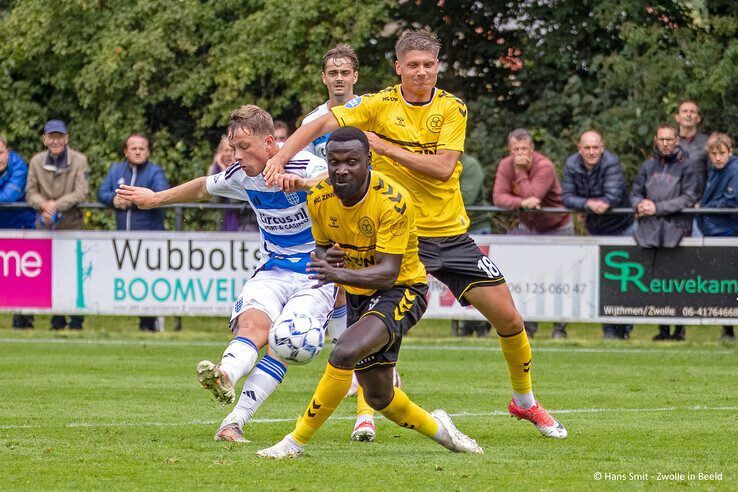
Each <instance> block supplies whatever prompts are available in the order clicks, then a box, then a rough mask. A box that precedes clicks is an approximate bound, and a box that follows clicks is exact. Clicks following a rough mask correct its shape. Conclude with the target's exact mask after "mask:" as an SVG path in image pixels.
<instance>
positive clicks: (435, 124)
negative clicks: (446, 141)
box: [425, 114, 443, 133]
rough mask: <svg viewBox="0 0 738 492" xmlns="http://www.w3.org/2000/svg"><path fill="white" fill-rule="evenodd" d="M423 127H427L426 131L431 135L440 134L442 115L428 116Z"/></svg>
mask: <svg viewBox="0 0 738 492" xmlns="http://www.w3.org/2000/svg"><path fill="white" fill-rule="evenodd" d="M425 126H426V127H428V130H430V131H432V132H433V133H440V132H441V127H442V126H443V115H442V114H432V115H430V116H429V117H428V119H427V120H425Z"/></svg>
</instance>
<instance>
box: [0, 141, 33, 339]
mask: <svg viewBox="0 0 738 492" xmlns="http://www.w3.org/2000/svg"><path fill="white" fill-rule="evenodd" d="M27 176H28V165H27V164H26V161H24V160H23V158H22V157H21V156H19V155H18V154H16V153H15V152H13V151H12V150H9V149H8V142H7V140H5V138H3V136H2V135H0V203H15V202H22V201H24V200H25V195H26V177H27ZM35 222H36V212H35V211H34V210H33V209H31V208H0V229H33V228H34V224H35ZM13 328H18V329H22V328H33V316H32V315H25V314H14V315H13Z"/></svg>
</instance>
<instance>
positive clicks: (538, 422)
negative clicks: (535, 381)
mask: <svg viewBox="0 0 738 492" xmlns="http://www.w3.org/2000/svg"><path fill="white" fill-rule="evenodd" d="M507 409H508V411H509V412H510V415H512V416H513V417H517V419H518V420H528V421H529V422H531V423H532V424H533V425H535V426H536V428H537V429H538V430H539V432H540V433H541V434H543V435H544V436H546V437H553V438H556V439H564V438H565V437H566V436H567V435H568V432H567V431H566V428H565V427H564V426H563V425H561V422H559V421H558V420H556V419H555V418H553V417H551V415H550V414H549V413H548V412H547V411H546V409H545V408H543V406H542V405H541V404H540V403H538V402H536V404H535V405H533V406H532V407H531V408H527V409H526V408H521V407H519V406H517V405H516V404H515V402H514V401H511V402H510V404H509V405H508V406H507Z"/></svg>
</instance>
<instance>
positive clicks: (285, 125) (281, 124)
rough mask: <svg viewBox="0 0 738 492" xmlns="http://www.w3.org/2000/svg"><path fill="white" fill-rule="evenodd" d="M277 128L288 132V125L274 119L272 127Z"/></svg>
mask: <svg viewBox="0 0 738 492" xmlns="http://www.w3.org/2000/svg"><path fill="white" fill-rule="evenodd" d="M277 128H284V129H285V130H287V133H289V132H290V127H289V126H288V125H287V123H285V122H284V121H282V120H274V129H275V130H276V129H277Z"/></svg>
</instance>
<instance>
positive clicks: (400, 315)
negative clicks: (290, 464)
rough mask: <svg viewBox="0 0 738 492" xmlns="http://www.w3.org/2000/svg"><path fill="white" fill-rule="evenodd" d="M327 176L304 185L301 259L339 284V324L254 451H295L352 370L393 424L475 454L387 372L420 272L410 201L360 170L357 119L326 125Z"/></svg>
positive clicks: (365, 156)
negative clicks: (315, 371)
mask: <svg viewBox="0 0 738 492" xmlns="http://www.w3.org/2000/svg"><path fill="white" fill-rule="evenodd" d="M327 156H328V179H326V180H323V181H321V182H320V183H318V184H317V185H315V186H314V187H313V188H312V189H311V190H310V192H309V193H308V198H307V203H308V212H309V214H310V217H311V218H312V221H313V226H312V228H313V236H314V237H315V243H316V245H317V248H316V252H314V253H313V254H312V261H311V262H310V263H308V268H307V271H308V272H309V273H310V276H309V278H312V279H314V280H315V281H316V286H320V285H323V284H325V283H331V282H332V283H335V284H338V285H342V286H344V287H345V288H346V292H347V301H348V304H347V305H348V307H349V309H348V311H349V312H348V323H349V327H348V328H347V329H346V331H345V332H344V333H343V335H341V337H340V338H339V339H338V341H337V342H336V345H335V346H334V347H333V351H332V352H331V355H330V358H329V360H328V365H327V366H326V370H325V373H324V374H323V377H322V378H321V380H320V383H319V384H318V387H317V388H316V390H315V393H314V394H313V397H312V398H311V400H310V404H309V405H308V408H307V410H306V411H305V413H304V414H303V416H302V417H300V418H299V419H298V421H297V425H296V426H295V430H294V431H293V432H292V433H290V434H288V435H287V436H285V438H284V439H282V440H281V441H280V442H278V443H277V444H275V445H274V446H272V447H270V448H266V449H262V450H261V451H259V452H258V453H257V454H258V455H259V456H261V457H264V458H275V459H282V458H297V457H299V456H302V454H303V453H304V449H305V445H306V444H307V443H308V442H309V441H310V439H311V438H312V437H313V435H314V434H315V433H316V432H317V430H318V429H319V428H320V427H321V426H322V425H323V423H324V422H325V421H326V419H328V417H330V415H331V414H332V413H333V411H334V410H335V409H336V407H337V406H338V404H339V403H340V402H341V400H342V399H343V397H344V395H345V394H346V391H347V390H348V389H349V387H350V386H351V378H352V375H353V373H354V371H356V375H357V378H358V380H359V384H360V385H361V387H362V388H363V390H364V396H365V398H366V401H367V403H369V405H371V407H372V408H374V409H376V410H377V411H379V412H381V413H382V415H384V416H385V417H386V418H388V419H389V420H391V421H393V422H395V423H396V424H398V425H400V426H402V427H407V428H410V429H414V430H416V431H417V432H419V433H421V434H423V435H425V436H427V437H430V438H431V439H433V440H435V441H436V442H438V443H439V444H441V445H442V446H444V447H446V448H448V449H450V450H452V451H455V452H466V453H482V452H483V450H482V448H481V447H479V445H477V443H476V441H474V440H473V439H471V438H469V437H468V436H466V435H465V434H463V433H461V432H460V431H459V430H457V429H456V427H455V426H454V424H453V422H451V419H450V418H449V416H448V414H447V413H446V412H444V411H443V410H436V411H434V412H433V413H428V412H427V411H425V410H423V409H422V408H420V407H419V406H418V405H416V404H415V403H413V402H412V401H410V399H409V398H408V397H407V395H406V394H405V393H404V392H403V391H402V390H401V389H399V388H395V387H394V385H393V381H392V368H393V366H394V365H395V363H396V362H397V356H398V353H399V351H400V343H401V341H402V337H403V336H404V335H405V334H406V333H407V332H408V330H409V329H410V328H411V327H412V326H413V325H415V323H417V322H418V321H419V320H420V318H421V316H422V315H423V313H424V312H425V308H426V306H427V303H426V299H425V294H426V293H427V291H428V285H427V280H426V273H425V268H424V267H423V264H422V263H420V259H419V258H418V238H417V233H416V228H415V210H416V209H415V207H414V205H413V203H412V200H411V199H410V197H409V196H408V195H409V194H408V192H407V191H406V190H405V189H404V188H402V187H400V186H399V185H397V184H396V183H395V182H394V181H392V180H390V179H389V178H386V177H384V176H383V175H382V174H380V173H379V172H376V171H371V170H370V169H369V163H370V159H371V156H370V152H369V141H368V139H367V137H366V135H364V133H363V132H362V131H361V130H359V129H358V128H354V127H345V128H340V129H338V130H336V131H335V132H334V133H333V134H332V135H331V136H330V138H329V140H328V146H327Z"/></svg>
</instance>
